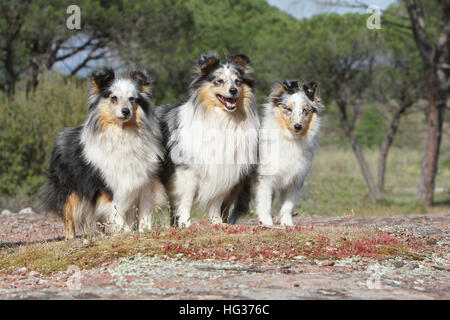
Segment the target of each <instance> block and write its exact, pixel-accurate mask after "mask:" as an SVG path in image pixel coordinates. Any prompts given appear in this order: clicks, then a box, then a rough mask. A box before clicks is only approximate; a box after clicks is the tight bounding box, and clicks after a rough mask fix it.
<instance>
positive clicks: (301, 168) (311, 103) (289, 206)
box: [229, 80, 323, 226]
mask: <svg viewBox="0 0 450 320" xmlns="http://www.w3.org/2000/svg"><path fill="white" fill-rule="evenodd" d="M322 108H323V106H322V104H321V103H320V99H319V97H318V93H317V83H316V82H314V81H312V82H310V83H306V84H304V85H303V86H302V88H299V86H298V82H297V81H295V80H285V81H284V82H283V83H282V84H280V85H278V86H277V87H276V88H275V89H274V90H273V91H272V93H271V95H270V97H269V103H267V104H266V105H265V106H264V116H263V120H262V130H261V133H260V142H259V157H260V158H259V163H258V168H257V173H256V175H255V177H253V180H252V182H251V183H247V186H248V187H247V188H246V189H245V190H244V191H243V192H241V194H240V196H239V198H238V199H237V201H236V204H235V210H233V213H232V215H231V216H230V220H229V221H230V223H235V222H236V220H237V219H238V218H239V217H240V216H241V215H243V214H245V213H247V211H248V204H249V201H250V198H251V196H250V193H251V194H253V195H254V198H255V212H256V214H257V216H258V218H259V221H260V223H261V224H263V225H268V226H271V225H273V221H272V215H271V208H272V199H273V196H274V194H275V192H280V196H281V210H280V223H281V224H282V225H287V226H292V225H293V222H292V211H293V209H294V206H295V203H296V202H297V200H298V198H299V195H300V191H301V189H302V187H303V185H304V183H305V180H306V178H307V176H308V174H309V172H310V170H311V166H312V161H313V157H314V152H315V150H316V147H317V140H318V134H319V129H320V119H319V112H320V111H321V110H322ZM250 190H251V192H250Z"/></svg>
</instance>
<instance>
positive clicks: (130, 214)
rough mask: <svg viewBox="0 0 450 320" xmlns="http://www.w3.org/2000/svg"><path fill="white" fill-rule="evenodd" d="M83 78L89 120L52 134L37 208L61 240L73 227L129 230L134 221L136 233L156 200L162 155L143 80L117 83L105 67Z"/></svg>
mask: <svg viewBox="0 0 450 320" xmlns="http://www.w3.org/2000/svg"><path fill="white" fill-rule="evenodd" d="M90 79H91V88H90V95H89V99H88V105H89V115H88V117H87V119H86V120H85V122H84V123H83V124H82V125H81V126H79V127H77V128H66V129H64V130H63V131H61V132H60V133H59V134H58V136H57V138H56V141H55V144H54V147H53V151H52V154H51V160H50V168H49V169H48V172H47V178H48V180H47V182H46V183H45V184H44V186H43V188H42V192H41V197H42V200H43V205H44V208H45V209H46V210H47V211H50V212H54V213H57V214H58V215H60V216H62V218H63V221H64V227H65V232H66V239H70V238H73V237H74V235H75V230H76V228H81V230H82V231H83V232H92V231H93V232H98V231H100V230H102V229H103V228H102V227H99V225H103V226H105V225H109V226H110V230H111V231H113V232H114V231H119V230H130V229H131V228H132V227H133V225H134V223H135V222H136V218H137V220H138V226H139V230H143V229H150V228H151V222H152V221H151V220H152V219H151V218H152V216H151V214H152V209H153V208H154V206H155V205H156V203H157V202H163V201H164V188H163V186H162V184H161V183H160V182H159V180H158V170H159V168H160V162H161V159H162V157H163V155H164V151H163V145H162V136H161V131H160V128H159V124H158V121H157V120H156V116H155V114H154V112H153V111H152V109H151V103H152V93H151V89H150V78H149V76H148V75H147V73H145V72H141V71H134V72H131V73H130V76H129V77H123V78H120V77H119V78H118V77H115V74H114V71H113V70H112V69H109V68H105V69H103V70H101V71H95V72H93V73H92V75H91V77H90Z"/></svg>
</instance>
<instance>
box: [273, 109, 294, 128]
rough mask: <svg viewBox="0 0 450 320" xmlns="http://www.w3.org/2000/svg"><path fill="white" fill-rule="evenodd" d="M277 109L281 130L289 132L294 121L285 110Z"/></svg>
mask: <svg viewBox="0 0 450 320" xmlns="http://www.w3.org/2000/svg"><path fill="white" fill-rule="evenodd" d="M276 108H277V118H278V124H279V125H280V128H281V129H283V130H288V129H289V128H290V125H291V122H292V120H291V119H290V117H287V116H286V115H285V114H284V113H283V110H282V109H281V108H279V107H276Z"/></svg>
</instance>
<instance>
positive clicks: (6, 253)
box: [0, 221, 421, 274]
mask: <svg viewBox="0 0 450 320" xmlns="http://www.w3.org/2000/svg"><path fill="white" fill-rule="evenodd" d="M420 245H421V244H420V243H419V242H417V241H412V242H411V241H404V240H403V239H399V238H396V237H393V236H392V235H389V234H387V233H384V232H379V231H376V230H369V229H363V228H346V227H330V226H328V227H314V226H311V227H299V226H297V227H294V228H263V227H258V226H248V225H235V226H231V225H215V226H210V225H208V224H207V223H206V221H202V222H201V223H200V224H196V225H194V226H191V227H189V228H186V229H173V228H167V227H164V228H159V229H155V230H153V231H152V232H148V233H141V234H138V233H128V234H118V235H113V236H109V237H105V238H99V239H90V240H88V239H75V240H71V241H59V242H44V243H37V244H30V245H24V246H20V247H15V248H4V249H1V250H0V273H11V272H13V271H14V270H15V269H16V268H18V267H24V266H25V267H27V268H29V269H30V270H36V271H38V272H40V273H42V274H51V273H52V272H55V271H63V270H66V269H67V267H68V266H69V265H77V266H78V267H80V268H81V269H90V268H95V267H99V266H101V265H102V264H104V263H105V262H111V261H114V260H116V259H117V258H120V257H130V256H133V255H135V254H137V253H142V254H148V255H167V256H171V257H177V258H181V257H184V258H187V259H189V260H202V259H215V260H224V261H239V262H247V263H250V262H278V261H289V260H292V259H294V258H295V257H298V256H304V257H306V258H307V259H340V258H345V257H352V256H361V257H372V258H377V259H384V258H386V257H388V256H391V255H396V254H403V255H405V256H408V257H410V258H411V259H414V258H415V257H416V255H415V254H414V250H415V249H416V248H418V247H420Z"/></svg>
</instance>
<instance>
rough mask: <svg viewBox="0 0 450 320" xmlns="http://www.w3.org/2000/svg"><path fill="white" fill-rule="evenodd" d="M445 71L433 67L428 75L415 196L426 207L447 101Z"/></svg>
mask: <svg viewBox="0 0 450 320" xmlns="http://www.w3.org/2000/svg"><path fill="white" fill-rule="evenodd" d="M447 79H448V76H446V74H445V70H443V69H442V68H439V66H436V65H435V66H434V67H433V68H432V69H431V71H430V74H429V108H428V117H429V118H428V129H427V140H426V144H425V153H424V157H423V159H422V167H421V170H420V181H419V187H418V190H417V196H418V197H419V199H420V200H421V201H422V202H423V203H424V204H425V205H427V206H431V205H432V204H433V196H434V187H435V177H436V174H437V169H438V160H439V151H440V146H441V138H442V124H443V121H444V109H445V107H446V100H447V90H448V88H447V81H448V80H447Z"/></svg>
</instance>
